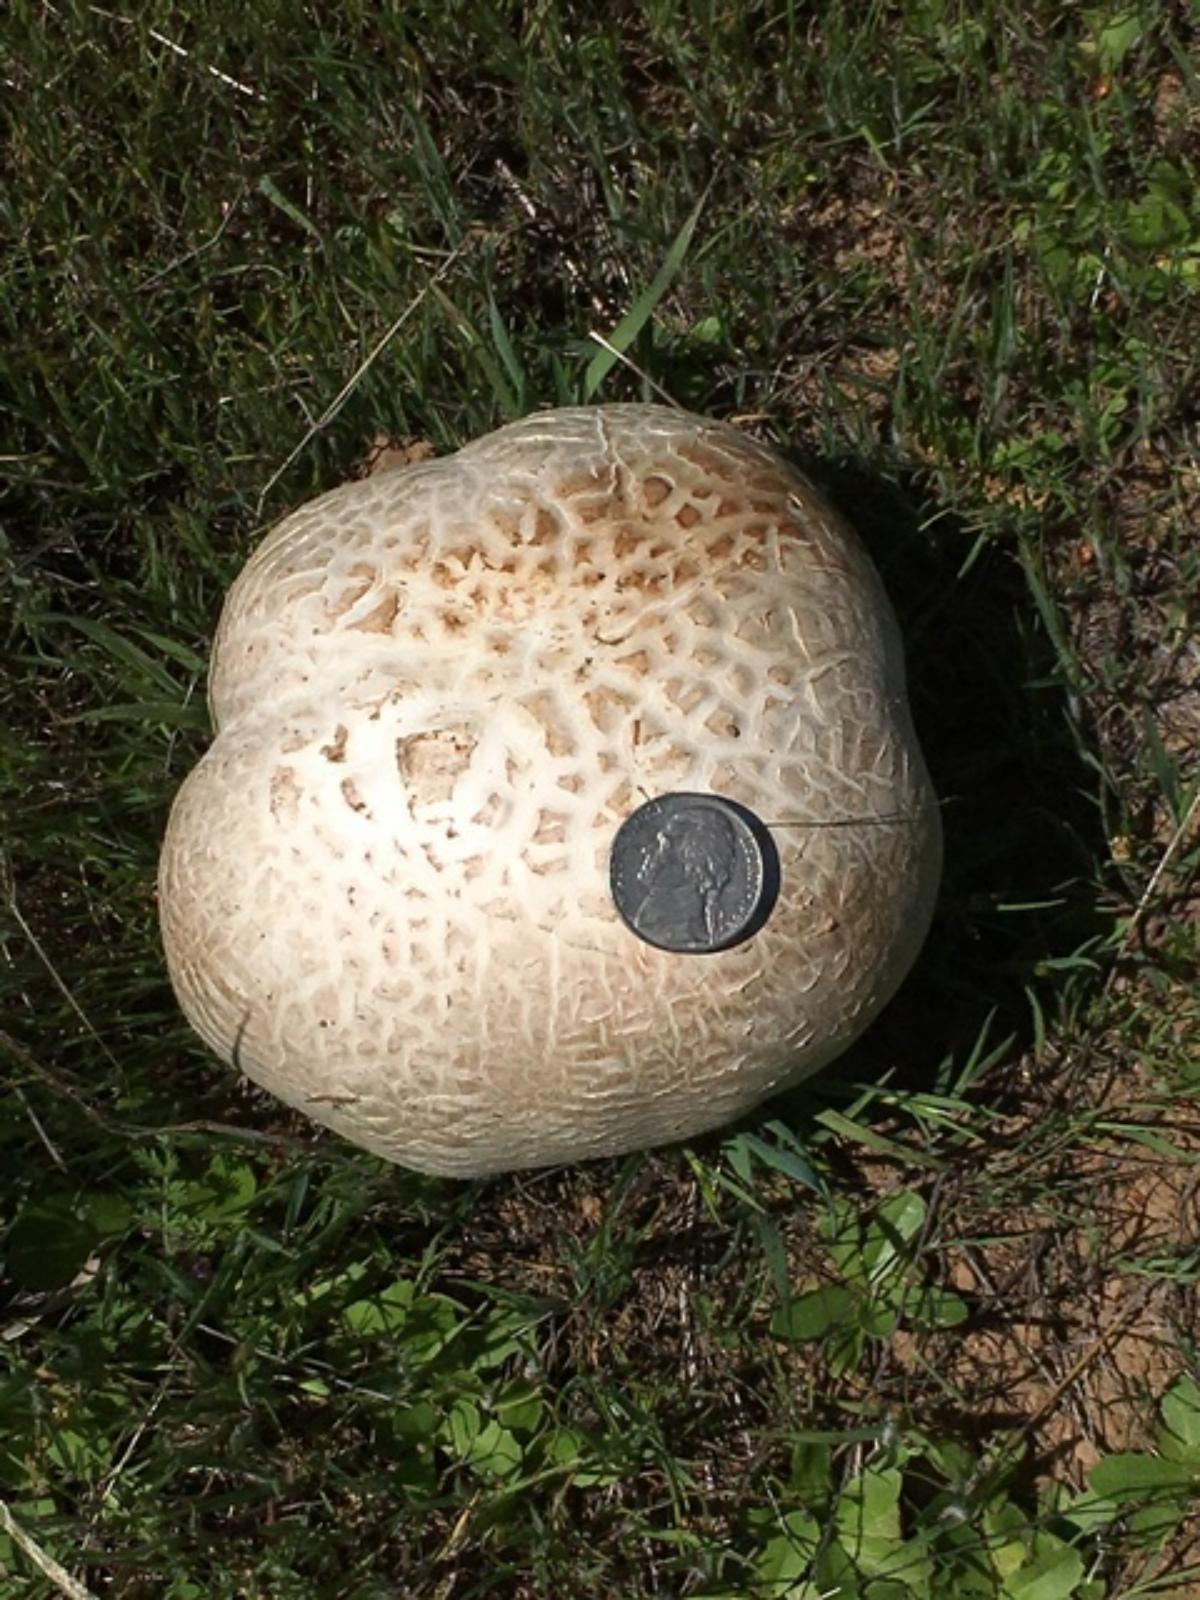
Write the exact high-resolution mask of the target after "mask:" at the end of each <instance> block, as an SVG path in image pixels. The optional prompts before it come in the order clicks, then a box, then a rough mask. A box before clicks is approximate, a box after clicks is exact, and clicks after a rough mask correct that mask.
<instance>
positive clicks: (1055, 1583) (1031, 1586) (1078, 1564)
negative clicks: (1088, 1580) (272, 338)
mask: <svg viewBox="0 0 1200 1600" xmlns="http://www.w3.org/2000/svg"><path fill="white" fill-rule="evenodd" d="M1083 1572H1084V1566H1083V1557H1082V1556H1081V1555H1080V1554H1079V1551H1078V1550H1076V1549H1075V1548H1074V1547H1073V1546H1071V1545H1069V1544H1064V1543H1063V1541H1062V1540H1061V1539H1056V1538H1055V1537H1054V1535H1053V1534H1049V1533H1039V1534H1037V1535H1036V1536H1035V1538H1034V1541H1033V1556H1032V1558H1031V1559H1030V1560H1029V1561H1027V1562H1025V1563H1024V1564H1023V1565H1022V1566H1020V1567H1018V1568H1017V1570H1016V1572H1014V1573H1012V1574H1011V1575H1010V1576H1009V1578H1008V1579H1007V1581H1006V1582H1005V1585H1004V1595H1005V1600H1070V1596H1071V1595H1072V1594H1074V1592H1075V1589H1076V1586H1077V1585H1078V1584H1079V1583H1080V1582H1081V1581H1082V1579H1083Z"/></svg>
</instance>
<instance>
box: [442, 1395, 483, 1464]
mask: <svg viewBox="0 0 1200 1600" xmlns="http://www.w3.org/2000/svg"><path fill="white" fill-rule="evenodd" d="M482 1427H483V1418H482V1416H481V1415H480V1411H479V1407H478V1406H477V1405H476V1404H475V1402H474V1400H471V1399H469V1398H468V1397H467V1396H466V1395H461V1396H460V1397H459V1398H458V1399H457V1400H456V1401H455V1402H454V1404H453V1405H452V1406H451V1407H450V1415H449V1416H448V1417H447V1418H446V1422H445V1426H444V1428H443V1432H444V1433H445V1435H446V1438H447V1440H448V1442H449V1444H450V1447H451V1449H452V1450H453V1451H454V1453H455V1455H457V1456H461V1457H463V1458H464V1459H465V1458H466V1457H467V1456H468V1455H469V1454H470V1451H471V1449H472V1447H473V1446H474V1444H475V1441H476V1439H478V1437H479V1434H480V1430H481V1429H482Z"/></svg>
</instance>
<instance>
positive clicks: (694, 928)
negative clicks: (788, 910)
mask: <svg viewBox="0 0 1200 1600" xmlns="http://www.w3.org/2000/svg"><path fill="white" fill-rule="evenodd" d="M609 884H610V888H611V891H612V897H613V904H614V905H615V906H616V908H617V910H618V911H619V912H620V914H621V917H622V919H623V920H624V921H625V923H626V924H627V925H628V926H629V927H630V928H631V929H632V930H633V932H634V933H636V934H637V936H638V937H639V938H640V939H644V940H645V941H646V943H647V944H652V945H654V946H656V948H658V949H659V950H671V951H674V952H676V953H678V954H680V955H704V954H710V953H712V952H713V951H716V950H728V949H729V948H730V946H731V945H735V944H740V943H741V941H742V940H743V939H748V938H749V937H750V935H751V934H753V933H757V931H758V929H759V928H761V927H762V925H763V923H764V922H765V921H766V919H767V917H768V916H769V915H770V913H771V909H772V907H773V905H774V903H775V896H776V894H777V893H778V888H779V859H778V856H777V854H776V852H775V846H774V844H773V842H772V840H771V836H770V834H769V833H768V831H767V829H766V827H765V826H764V824H763V823H762V822H760V821H759V819H758V818H757V817H756V816H755V815H754V813H753V812H752V811H749V810H748V809H747V808H746V807H745V806H742V805H738V804H737V803H736V801H733V800H726V799H723V798H722V797H721V796H720V795H716V794H692V793H688V792H685V791H681V792H679V793H676V794H664V795H660V796H658V797H657V798H656V799H654V800H648V801H647V802H646V804H645V805H642V806H639V807H638V809H637V810H636V811H634V812H633V813H632V814H631V815H630V816H628V817H626V819H625V821H624V822H623V823H622V824H621V826H620V827H619V828H618V829H617V832H616V835H615V837H614V839H613V844H612V853H611V856H610V859H609Z"/></svg>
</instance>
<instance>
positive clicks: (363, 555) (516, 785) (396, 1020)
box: [160, 405, 941, 1177]
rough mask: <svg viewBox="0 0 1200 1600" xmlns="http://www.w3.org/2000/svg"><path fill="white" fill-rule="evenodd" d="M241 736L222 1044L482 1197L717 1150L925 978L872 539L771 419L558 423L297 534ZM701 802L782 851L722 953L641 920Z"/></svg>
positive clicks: (180, 846)
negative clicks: (668, 847) (704, 795)
mask: <svg viewBox="0 0 1200 1600" xmlns="http://www.w3.org/2000/svg"><path fill="white" fill-rule="evenodd" d="M209 695H210V703H211V708H212V715H213V721H214V724H215V727H216V730H217V736H216V738H215V740H214V742H213V744H212V747H211V748H210V749H209V751H208V753H207V754H206V755H205V757H204V758H203V760H202V761H201V762H200V763H199V765H198V766H197V767H196V768H195V770H194V771H193V772H192V773H191V775H190V776H189V777H188V779H187V780H186V782H185V783H184V785H183V787H182V789H181V790H180V792H179V795H178V796H177V798H176V801H175V805H174V808H173V811H172V814H171V819H170V823H169V826H168V830H167V835H166V839H165V841H164V845H163V852H162V860H161V868H160V902H161V916H162V929H163V938H164V942H165V946H166V953H167V960H168V964H169V968H170V973H171V978H172V981H173V983H174V985H175V989H176V993H177V994H178V997H179V1000H180V1003H181V1005H182V1007H183V1009H184V1011H185V1012H186V1014H187V1016H188V1017H189V1019H190V1020H191V1022H192V1024H193V1025H194V1027H195V1028H196V1029H197V1030H198V1032H199V1033H200V1034H201V1035H202V1036H203V1038H204V1039H205V1040H207V1042H208V1043H209V1044H210V1045H211V1046H212V1048H213V1049H214V1050H215V1051H216V1052H217V1053H218V1054H219V1055H221V1056H222V1057H224V1059H225V1060H227V1061H231V1062H234V1063H236V1065H237V1066H238V1067H239V1068H240V1069H241V1070H243V1071H244V1072H245V1073H247V1074H248V1075H249V1076H250V1077H251V1078H253V1079H254V1080H255V1082H257V1083H259V1084H261V1085H263V1086H264V1087H265V1088H267V1089H269V1090H271V1091H272V1092H273V1093H274V1094H276V1095H277V1096H279V1097H280V1098H281V1099H282V1100H284V1101H286V1102H287V1103H288V1104H290V1105H292V1106H295V1107H297V1108H298V1109H300V1110H302V1111H304V1112H305V1113H307V1114H308V1115H309V1116H311V1117H313V1118H315V1119H316V1120H317V1121H319V1122H322V1123H324V1124H326V1125H327V1126H329V1127H330V1128H334V1129H336V1130H337V1131H338V1132H339V1133H341V1134H343V1135H345V1136H346V1137H347V1138H348V1139H351V1140H353V1141H354V1142H356V1143H357V1144H360V1145H364V1146H366V1147H367V1148H368V1149H370V1150H374V1151H376V1152H378V1153H379V1154H381V1155H383V1156H387V1157H389V1158H390V1159H392V1160H394V1161H397V1162H401V1163H403V1164H404V1165H406V1166H410V1167H415V1168H418V1169H420V1170H423V1171H426V1172H433V1173H441V1174H447V1175H453V1176H456V1177H469V1176H476V1175H480V1174H486V1173H494V1172H500V1171H506V1170H510V1169H516V1168H522V1167H533V1166H542V1165H548V1164H552V1163H556V1162H565V1161H574V1160H579V1159H581V1158H584V1157H588V1156H598V1155H611V1154H614V1153H616V1152H619V1151H624V1150H630V1149H636V1148H640V1147H644V1146H650V1145H654V1144H659V1143H663V1142H667V1141H670V1140H673V1139H677V1138H681V1137H686V1136H689V1135H694V1134H698V1133H701V1132H703V1131H704V1130H706V1129H709V1128H713V1127H716V1126H718V1125H720V1124H721V1123H724V1122H727V1121H729V1120H730V1119H732V1118H735V1117H737V1116H738V1115H739V1114H741V1113H744V1112H745V1111H747V1110H748V1109H750V1108H751V1107H753V1106H754V1105H755V1104H756V1103H757V1102H758V1101H760V1100H762V1099H764V1098H765V1097H767V1096H768V1095H771V1094H774V1093H776V1092H777V1091H779V1090H781V1089H783V1088H785V1087H787V1086H789V1085H791V1084H793V1083H795V1082H797V1081H798V1080H799V1079H801V1078H803V1077H806V1076H807V1075H808V1074H810V1073H812V1072H814V1071H816V1070H817V1069H819V1068H820V1067H822V1066H824V1065H825V1064H826V1063H827V1062H828V1061H830V1060H831V1059H832V1058H833V1057H835V1056H836V1055H838V1054H839V1052H841V1051H842V1050H844V1049H845V1048H846V1046H847V1045H848V1044H849V1043H850V1042H851V1040H853V1039H854V1038H855V1036H856V1035H857V1034H859V1033H860V1032H861V1031H862V1029H863V1028H864V1027H865V1026H866V1025H867V1023H869V1022H870V1021H871V1019H872V1018H873V1017H874V1016H875V1014H876V1013H877V1012H878V1011H879V1009H880V1008H881V1006H882V1005H883V1004H884V1003H885V1002H886V1001H887V999H888V998H889V997H890V996H891V995H892V993H893V992H894V990H895V989H896V987H897V986H898V984H899V983H900V981H901V979H902V978H903V976H904V975H905V973H906V972H907V970H908V968H909V966H910V965H911V963H912V961H913V959H914V957H915V956H916V953H917V950H918V949H919V947H920V945H921V942H922V940H923V938H924V935H925V932H926V929H927V926H928V922H929V918H930V914H931V910H932V903H933V899H934V896H935V893H936V888H937V880H938V873H939V865H940V850H941V834H940V825H939V820H938V813H937V807H936V803H935V799H934V796H933V793H932V790H931V788H930V783H929V779H928V776H927V774H926V770H925V765H924V762H923V760H922V757H921V753H920V750H919V748H918V745H917V742H916V739H915V736H914V733H913V729H912V724H911V721H910V718H909V712H908V707H907V702H906V697H905V686H904V668H903V661H902V656H901V651H900V643H899V639H898V636H897V631H896V626H895V623H894V620H893V617H892V614H891V611H890V608H889V606H888V603H887V600H886V597H885V595H884V593H883V589H882V587H881V584H880V582H879V579H878V577H877V575H876V573H875V570H874V568H873V567H872V565H871V563H870V561H869V559H868V558H867V556H866V554H865V552H864V551H863V549H862V548H861V546H860V545H859V543H858V540H857V538H856V537H855V535H854V534H853V532H852V531H851V530H850V529H849V528H848V527H847V526H846V525H845V524H844V523H843V522H842V521H841V520H840V519H839V518H838V517H837V516H836V515H835V514H834V513H833V512H832V511H831V510H830V508H829V507H828V506H827V505H826V504H825V503H824V502H823V501H822V500H821V499H820V498H818V496H817V495H816V493H815V492H814V491H813V489H812V487H811V486H810V485H809V484H808V483H807V482H806V480H805V479H803V478H802V477H800V476H799V475H798V474H797V473H796V472H794V471H793V470H792V469H791V468H790V467H789V466H787V465H786V464H785V463H784V462H783V461H782V460H781V459H780V458H779V457H778V456H776V455H775V454H774V453H773V452H772V451H770V450H769V449H767V448H766V447H764V446H763V445H760V444H758V443H756V442H754V441H753V440H751V439H748V438H746V437H745V436H744V435H742V434H741V433H739V432H738V431H737V430H736V429H735V428H733V427H731V426H728V425H725V424H721V423H715V422H709V421H706V420H704V419H702V418H699V417H693V416H689V415H687V414H685V413H680V412H676V411H671V410H667V409H665V408H662V407H657V406H640V405H613V406H601V407H593V408H586V409H584V408H581V409H572V410H562V411H550V412H544V413H540V414H536V415H534V416H530V417H527V418H526V419H525V420H523V421H521V422H518V423H514V424H512V425H511V426H509V427H505V428H501V429H500V430H499V431H498V432H496V433H493V434H490V435H489V436H487V437H486V438H483V439H480V440H478V441H477V442H476V443H474V444H471V445H468V446H467V447H466V448H465V449H462V450H460V451H459V452H458V453H457V454H456V455H453V456H449V457H446V458H444V459H441V460H436V461H428V462H422V463H419V464H417V465H413V466H409V467H406V468H400V469H396V470H394V471H391V472H387V473H383V474H381V475H379V476H377V477H373V478H368V479H366V480H364V481H362V482H356V483H351V484H347V485H345V486H344V487H342V488H340V489H335V490H333V491H332V492H331V493H329V494H326V495H323V496H321V497H320V498H319V499H317V500H314V501H312V502H311V503H310V504H308V505H305V506H303V507H301V508H300V509H299V510H298V511H296V512H294V513H293V514H292V515H291V516H289V517H287V518H286V519H285V520H284V521H283V522H282V523H280V524H279V525H278V526H277V527H276V528H275V529H274V530H273V531H272V532H271V533H270V534H269V535H268V536H267V537H266V539H265V540H264V541H263V543H262V544H261V545H260V546H259V548H258V549H257V551H256V552H255V554H254V555H253V556H252V558H251V559H250V561H249V562H248V564H247V565H246V567H245V569H244V570H243V572H242V573H241V575H240V577H239V578H238V579H237V581H236V582H235V583H234V585H233V587H232V589H231V591H230V593H229V596H228V598H227V601H226V604H225V608H224V612H223V615H222V618H221V623H220V627H219V630H218V634H217V639H216V645H215V649H214V655H213V662H212V672H211V680H210V688H209ZM675 790H692V791H696V790H699V791H711V792H714V793H716V794H720V795H724V796H727V797H729V798H730V799H733V800H737V801H740V802H741V803H742V804H744V805H746V806H748V807H750V809H751V810H752V811H754V812H755V813H757V815H758V816H759V817H760V818H761V819H762V820H763V821H765V822H767V823H768V824H772V825H774V824H786V826H779V827H777V828H776V829H775V832H774V838H775V841H776V844H777V847H778V851H779V857H780V869H781V887H780V893H779V898H778V901H777V904H776V906H775V909H774V911H773V913H772V914H771V916H770V918H769V920H768V921H767V923H766V925H765V927H763V928H762V929H761V931H759V932H758V933H757V934H756V935H755V936H754V937H753V938H751V939H749V940H748V941H747V942H745V943H743V944H740V945H737V946H736V947H734V948H732V949H729V950H725V951H722V952H720V953H717V954H705V955H678V954H672V953H670V952H667V951H663V950H659V949H655V948H653V947H651V946H650V945H648V944H645V943H643V942H642V941H641V940H639V939H638V938H637V936H636V935H635V934H634V933H632V932H631V931H630V930H629V928H628V927H626V926H625V924H624V923H623V922H622V921H621V919H620V917H619V916H618V914H617V912H616V910H615V908H614V906H613V904H612V900H611V898H610V895H609V891H608V858H609V850H610V847H611V843H612V839H613V835H614V833H615V831H616V829H617V828H618V826H619V825H620V823H621V822H622V821H623V820H624V819H625V818H626V817H627V816H628V815H629V814H630V812H631V811H633V810H634V809H635V808H636V807H637V806H638V805H639V804H640V803H641V802H642V801H643V800H644V799H646V798H648V797H649V796H652V795H660V794H665V793H667V792H669V791H675Z"/></svg>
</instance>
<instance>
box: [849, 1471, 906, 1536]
mask: <svg viewBox="0 0 1200 1600" xmlns="http://www.w3.org/2000/svg"><path fill="white" fill-rule="evenodd" d="M900 1485H901V1476H900V1472H899V1469H898V1468H896V1467H885V1468H882V1469H879V1468H875V1467H868V1468H867V1469H866V1470H865V1471H864V1472H861V1473H859V1475H858V1477H856V1478H852V1479H851V1480H850V1482H849V1483H848V1484H847V1485H846V1487H845V1488H844V1489H843V1490H842V1493H841V1496H840V1498H839V1500H838V1504H837V1511H836V1513H835V1515H836V1520H837V1525H838V1529H839V1530H840V1532H841V1533H842V1535H843V1539H842V1543H843V1544H845V1545H846V1548H847V1549H848V1550H851V1551H853V1547H854V1544H853V1542H854V1540H856V1539H860V1538H871V1539H896V1540H898V1539H899V1538H900Z"/></svg>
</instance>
